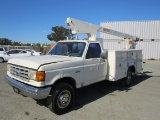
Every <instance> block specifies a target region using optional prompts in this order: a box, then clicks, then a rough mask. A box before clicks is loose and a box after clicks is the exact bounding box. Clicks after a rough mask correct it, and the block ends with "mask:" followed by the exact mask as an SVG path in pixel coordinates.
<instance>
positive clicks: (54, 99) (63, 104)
mask: <svg viewBox="0 0 160 120" xmlns="http://www.w3.org/2000/svg"><path fill="white" fill-rule="evenodd" d="M54 87H55V88H54V90H53V91H52V92H51V96H49V97H48V99H47V104H48V108H49V109H50V110H51V111H52V112H54V113H56V114H58V115H60V114H64V113H66V112H68V111H69V110H70V109H71V107H72V105H73V103H74V97H75V93H74V89H73V87H72V86H71V85H69V84H67V83H59V84H57V85H56V86H54Z"/></svg>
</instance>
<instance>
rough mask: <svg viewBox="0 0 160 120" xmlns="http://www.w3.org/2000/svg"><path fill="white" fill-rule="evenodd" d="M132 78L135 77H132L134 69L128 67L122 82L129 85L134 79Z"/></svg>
mask: <svg viewBox="0 0 160 120" xmlns="http://www.w3.org/2000/svg"><path fill="white" fill-rule="evenodd" d="M132 79H133V78H132V70H131V68H128V70H127V76H126V77H125V78H124V79H122V80H121V84H122V85H125V86H129V85H131V83H132V81H133V80H132Z"/></svg>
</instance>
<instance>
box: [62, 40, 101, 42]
mask: <svg viewBox="0 0 160 120" xmlns="http://www.w3.org/2000/svg"><path fill="white" fill-rule="evenodd" d="M59 42H85V43H90V42H94V43H95V42H97V43H99V41H91V40H61V41H59Z"/></svg>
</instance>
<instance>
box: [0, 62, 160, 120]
mask: <svg viewBox="0 0 160 120" xmlns="http://www.w3.org/2000/svg"><path fill="white" fill-rule="evenodd" d="M6 65H7V63H0V120H83V119H86V120H159V119H160V61H158V60H157V61H149V60H146V61H144V64H143V71H142V73H140V74H138V75H137V76H134V81H133V84H132V85H131V86H130V87H122V86H120V85H118V84H116V83H114V82H107V81H103V82H99V83H96V84H93V85H90V86H87V87H84V88H82V89H79V90H78V92H77V94H78V98H77V101H76V103H75V105H74V107H73V109H72V110H71V111H70V112H69V113H66V114H64V115H61V116H58V115H56V114H54V113H52V112H51V111H50V110H49V109H48V108H47V107H46V106H45V100H42V101H35V100H33V99H32V98H29V97H23V96H21V95H19V94H16V93H14V92H13V89H12V88H11V87H10V86H9V85H8V84H7V83H6V81H5V79H4V76H5V75H6Z"/></svg>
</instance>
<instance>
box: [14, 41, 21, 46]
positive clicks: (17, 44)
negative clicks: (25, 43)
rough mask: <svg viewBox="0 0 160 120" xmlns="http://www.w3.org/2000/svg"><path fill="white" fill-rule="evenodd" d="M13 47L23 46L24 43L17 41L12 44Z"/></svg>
mask: <svg viewBox="0 0 160 120" xmlns="http://www.w3.org/2000/svg"><path fill="white" fill-rule="evenodd" d="M12 45H13V46H21V45H22V43H21V42H15V41H14V42H13V43H12Z"/></svg>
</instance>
